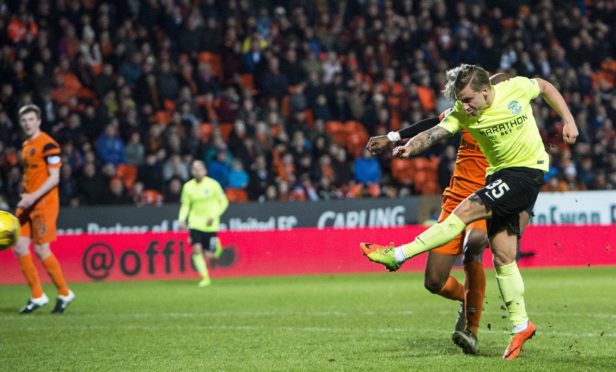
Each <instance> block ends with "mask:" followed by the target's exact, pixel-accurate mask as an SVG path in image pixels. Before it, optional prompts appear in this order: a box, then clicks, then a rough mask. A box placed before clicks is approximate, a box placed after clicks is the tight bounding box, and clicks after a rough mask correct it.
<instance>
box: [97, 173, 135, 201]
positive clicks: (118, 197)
mask: <svg viewBox="0 0 616 372" xmlns="http://www.w3.org/2000/svg"><path fill="white" fill-rule="evenodd" d="M104 201H105V203H106V204H113V205H116V204H117V205H123V204H131V203H132V202H133V200H132V198H131V197H130V195H128V193H127V192H126V189H125V188H124V184H123V183H122V181H121V180H120V179H118V178H113V179H112V180H111V182H110V184H109V194H108V195H106V196H105V198H104Z"/></svg>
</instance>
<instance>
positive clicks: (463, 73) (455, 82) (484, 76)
mask: <svg viewBox="0 0 616 372" xmlns="http://www.w3.org/2000/svg"><path fill="white" fill-rule="evenodd" d="M445 74H446V75H447V84H445V89H443V95H445V97H447V98H449V99H453V100H455V99H458V94H459V93H460V91H461V90H462V89H464V88H466V86H467V85H469V84H470V86H471V89H472V90H473V91H475V92H478V91H480V90H481V88H483V87H485V86H486V85H487V86H489V85H490V75H489V74H488V72H487V71H486V70H484V69H483V68H481V67H480V66H477V65H468V64H462V65H460V66H458V67H454V68H452V69H451V70H447V72H446V73H445Z"/></svg>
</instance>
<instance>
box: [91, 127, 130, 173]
mask: <svg viewBox="0 0 616 372" xmlns="http://www.w3.org/2000/svg"><path fill="white" fill-rule="evenodd" d="M96 155H97V156H98V158H99V159H101V160H102V161H103V162H105V163H111V164H113V165H117V164H123V163H125V162H126V152H125V148H124V141H123V140H122V139H121V138H120V137H119V134H118V124H117V123H109V124H107V125H106V126H105V132H104V133H103V134H101V135H100V136H99V137H98V139H97V140H96Z"/></svg>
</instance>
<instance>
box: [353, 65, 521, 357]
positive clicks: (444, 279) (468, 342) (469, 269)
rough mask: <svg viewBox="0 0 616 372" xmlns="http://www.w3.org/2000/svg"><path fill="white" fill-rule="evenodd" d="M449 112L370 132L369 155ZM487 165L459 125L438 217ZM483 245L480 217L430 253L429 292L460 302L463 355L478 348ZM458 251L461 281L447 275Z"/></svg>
mask: <svg viewBox="0 0 616 372" xmlns="http://www.w3.org/2000/svg"><path fill="white" fill-rule="evenodd" d="M509 78H511V76H510V75H507V74H503V73H501V74H496V75H494V76H492V77H491V78H490V82H491V83H492V84H493V85H495V84H498V83H499V82H502V81H505V80H507V79H509ZM447 112H448V111H445V112H443V113H442V114H441V115H439V117H438V118H430V119H425V120H422V121H419V122H418V123H415V124H413V125H411V126H409V127H406V128H403V129H402V130H400V131H399V132H390V133H389V134H388V135H386V136H385V135H383V136H375V137H371V138H370V140H369V141H368V144H367V146H366V147H367V148H368V150H369V151H370V152H372V153H373V154H377V153H380V152H381V151H382V150H383V149H384V148H385V147H387V146H388V145H389V144H390V143H395V142H397V141H399V140H400V139H402V138H411V137H413V136H415V135H417V134H418V133H421V132H423V131H425V130H426V129H429V128H431V127H433V126H436V125H437V124H438V123H439V122H440V121H441V120H443V117H444V116H445V115H446V114H447ZM487 167H488V162H487V160H486V158H485V155H484V154H483V153H482V152H481V150H480V149H479V145H478V144H477V142H476V141H475V139H474V138H473V137H472V136H471V135H470V133H468V132H467V131H465V130H463V131H462V139H461V141H460V147H459V148H458V154H457V157H456V164H455V167H454V170H453V175H452V177H451V180H450V183H449V186H448V187H447V188H446V189H445V191H444V192H443V199H442V202H441V208H442V209H441V214H440V216H439V219H438V222H441V221H443V220H445V218H447V216H449V214H450V213H451V212H452V211H453V210H454V209H455V207H456V206H457V205H458V204H460V203H461V202H462V201H463V200H464V199H465V198H466V197H468V196H469V195H471V194H472V193H473V192H475V191H477V190H479V189H481V188H482V187H484V185H485V178H486V168H487ZM487 245H488V236H487V226H486V221H485V220H479V221H475V222H473V223H471V224H469V225H468V226H467V227H466V229H465V231H464V234H459V235H458V236H457V237H456V238H455V239H454V240H452V241H450V242H449V243H446V244H444V245H443V246H441V247H439V248H436V249H433V250H431V251H430V252H429V253H428V262H427V264H426V271H425V280H424V285H425V287H426V289H428V290H429V291H430V292H432V293H435V294H439V295H441V296H443V297H445V298H448V299H451V300H457V301H460V303H461V304H462V307H461V309H460V312H459V314H458V319H457V322H456V325H455V330H454V332H453V333H452V336H451V337H452V340H453V342H454V343H455V344H456V345H458V346H459V347H461V348H462V351H463V352H464V353H466V354H476V353H477V333H478V329H479V320H480V318H481V311H482V309H483V299H484V296H485V288H486V277H485V272H484V269H483V265H482V263H481V260H482V255H483V251H484V249H485V248H486V246H487ZM362 250H363V248H362ZM460 254H464V258H463V264H464V274H465V282H464V285H463V284H461V283H460V282H459V281H458V280H457V279H456V278H454V277H453V276H451V268H452V267H453V264H454V263H455V260H456V258H457V257H458V256H459V255H460Z"/></svg>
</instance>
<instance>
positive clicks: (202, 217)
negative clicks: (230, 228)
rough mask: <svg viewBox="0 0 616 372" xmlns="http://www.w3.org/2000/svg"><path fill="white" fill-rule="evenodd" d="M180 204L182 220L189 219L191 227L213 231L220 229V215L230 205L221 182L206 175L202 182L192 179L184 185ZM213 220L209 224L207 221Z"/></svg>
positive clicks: (180, 217)
mask: <svg viewBox="0 0 616 372" xmlns="http://www.w3.org/2000/svg"><path fill="white" fill-rule="evenodd" d="M181 203H182V204H181V206H180V215H179V220H180V221H187V223H188V227H189V228H190V229H194V230H199V231H204V232H213V231H218V227H219V225H220V216H222V214H223V213H224V212H225V210H226V209H227V207H228V206H229V200H228V199H227V197H226V196H225V192H224V191H223V189H222V187H220V184H219V183H218V182H217V181H216V180H214V179H212V178H210V177H204V178H203V179H202V180H201V182H197V180H196V179H194V178H193V179H191V180H190V181H188V182H186V183H185V184H184V186H183V187H182V199H181ZM210 219H211V220H212V223H211V224H210V225H209V226H208V224H207V221H208V220H210Z"/></svg>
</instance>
